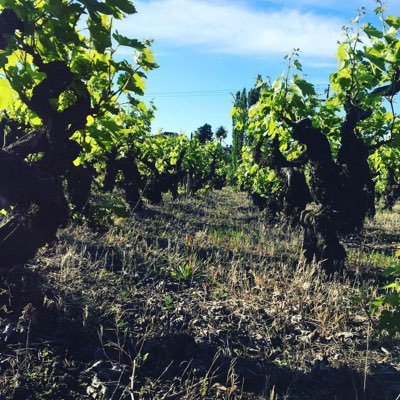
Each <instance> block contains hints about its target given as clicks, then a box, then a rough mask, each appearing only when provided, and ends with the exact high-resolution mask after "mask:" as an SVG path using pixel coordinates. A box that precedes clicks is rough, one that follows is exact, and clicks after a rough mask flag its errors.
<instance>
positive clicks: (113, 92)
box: [0, 0, 227, 268]
mask: <svg viewBox="0 0 400 400" xmlns="http://www.w3.org/2000/svg"><path fill="white" fill-rule="evenodd" d="M135 12H136V10H135V7H134V5H133V3H132V2H131V1H130V0H106V1H98V0H70V1H67V0H49V1H47V0H46V1H44V0H16V1H14V0H13V1H11V0H0V120H1V121H0V141H1V149H0V210H2V217H1V226H0V266H1V267H5V268H9V267H12V266H14V265H17V264H21V263H25V262H26V261H28V260H29V259H30V258H31V257H32V256H34V254H35V253H36V250H37V249H38V248H39V247H41V246H43V245H44V244H46V243H50V242H52V241H54V239H55V238H56V234H57V231H58V229H59V228H60V227H62V226H65V225H66V224H67V223H68V221H69V220H70V219H71V218H72V217H73V216H78V217H79V218H82V217H83V218H92V217H93V216H94V215H95V213H96V207H93V205H92V204H91V197H92V195H93V192H94V191H96V190H97V192H98V193H107V192H108V193H111V192H113V190H114V189H115V188H116V187H117V188H119V189H120V191H121V193H125V199H126V203H124V204H125V205H126V206H127V208H128V207H129V209H130V210H129V209H128V210H129V212H135V211H140V210H141V209H142V207H143V200H144V199H147V201H149V202H150V203H153V204H161V203H162V202H163V194H164V193H166V192H170V193H171V195H172V196H173V197H176V196H177V195H178V188H180V190H185V191H186V194H187V195H192V194H193V193H195V192H197V191H199V190H201V189H203V188H205V187H215V188H220V187H222V186H223V184H224V179H225V175H226V171H225V169H226V165H227V163H226V161H227V154H226V151H225V150H224V149H223V147H222V146H221V144H219V143H217V142H212V141H208V142H206V143H202V142H201V141H200V140H199V139H198V138H193V139H191V140H190V139H188V138H187V137H186V136H184V135H178V134H169V135H164V134H158V135H151V133H150V132H151V120H152V118H153V115H154V107H153V106H152V105H146V104H145V103H143V102H142V101H141V100H140V96H141V95H143V93H144V89H145V80H146V77H147V73H148V72H150V71H151V70H153V69H154V68H157V67H158V66H157V64H156V63H155V60H154V56H153V54H152V51H151V49H150V46H151V42H150V41H139V40H136V39H132V38H128V37H126V36H124V35H121V34H120V33H119V32H118V31H117V30H115V29H114V26H115V22H116V21H118V20H121V19H123V18H125V17H126V16H127V15H131V14H134V13H135ZM121 48H129V49H130V50H131V53H132V57H131V60H129V61H127V60H125V59H122V58H121V57H120V56H119V50H120V49H121Z"/></svg>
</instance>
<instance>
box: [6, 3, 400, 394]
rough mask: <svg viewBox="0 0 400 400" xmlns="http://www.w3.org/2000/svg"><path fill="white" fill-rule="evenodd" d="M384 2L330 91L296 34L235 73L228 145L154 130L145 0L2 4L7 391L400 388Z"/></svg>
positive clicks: (394, 123)
mask: <svg viewBox="0 0 400 400" xmlns="http://www.w3.org/2000/svg"><path fill="white" fill-rule="evenodd" d="M377 3H378V7H377V8H376V9H375V15H374V18H373V21H375V20H378V21H380V25H379V26H378V25H376V24H374V23H372V22H371V23H369V22H367V23H364V21H365V19H367V18H368V16H366V15H365V14H366V13H365V10H364V9H363V8H362V9H360V10H359V14H358V16H357V17H356V18H353V19H352V20H351V21H350V23H349V25H348V26H347V27H345V28H344V29H343V36H342V40H341V42H340V43H339V44H338V49H337V61H338V67H337V70H336V71H335V72H334V73H332V74H330V76H328V77H327V79H328V80H329V85H327V87H326V88H325V90H322V91H319V90H317V89H316V86H315V85H314V84H313V83H312V82H311V81H309V80H308V77H307V73H306V72H304V71H303V70H305V67H304V66H303V64H302V62H301V58H300V50H299V49H294V50H293V52H292V53H290V54H289V55H287V56H286V57H285V63H286V68H285V71H284V72H283V74H282V75H281V76H279V77H278V78H277V79H275V80H273V79H272V78H264V77H263V76H261V75H259V76H258V77H257V79H256V82H255V84H254V86H253V87H252V88H249V89H243V90H240V91H238V92H237V93H236V95H234V96H233V108H232V113H231V115H232V144H231V145H227V144H226V142H225V141H226V138H227V130H226V129H225V128H224V127H222V126H221V127H220V128H219V129H218V130H216V132H215V133H213V131H212V127H211V126H210V125H209V124H204V125H203V126H201V127H200V128H198V129H197V131H195V132H193V133H192V134H191V135H190V137H189V136H187V135H185V134H183V133H174V132H163V131H159V132H157V133H152V121H153V120H154V116H155V115H156V113H157V109H156V107H155V106H154V104H153V103H152V102H145V101H144V100H143V95H144V94H145V87H146V79H147V77H148V75H149V74H151V73H152V71H153V70H154V69H157V68H162V65H161V66H159V65H158V64H157V63H156V60H155V57H154V55H153V52H152V50H151V46H152V42H151V41H150V40H138V39H135V38H131V37H127V36H124V35H122V34H121V33H119V31H118V30H117V29H115V26H116V25H117V23H116V22H117V21H121V20H123V19H125V18H127V17H129V18H132V19H133V20H134V18H135V16H134V14H136V8H135V6H134V4H133V3H132V2H131V1H130V0H105V1H100V0H70V1H67V0H49V1H45V0H17V1H14V0H13V1H11V0H0V142H1V149H0V400H3V399H4V400H6V399H15V400H19V399H31V400H36V399H38V400H39V399H54V400H56V399H60V400H61V399H63V400H65V399H109V400H111V399H114V400H115V399H160V400H161V399H163V400H172V399H202V398H204V399H219V398H220V399H249V400H250V399H254V400H256V399H270V400H279V399H290V400H295V399H296V400H300V399H321V400H322V399H349V400H350V399H364V400H367V399H368V400H373V399H387V400H391V399H393V400H398V399H399V398H400V383H399V382H400V350H399V349H400V347H399V344H400V343H399V332H400V209H399V206H398V200H399V198H400V162H399V160H400V119H399V110H398V103H397V101H398V95H399V92H400V17H396V16H389V15H386V13H385V7H384V5H383V3H382V2H380V1H378V2H377ZM122 49H124V51H122ZM125 50H128V52H129V53H130V54H131V57H130V58H129V59H126V58H123V57H122V56H121V54H125V53H126V52H125ZM121 51H122V53H121Z"/></svg>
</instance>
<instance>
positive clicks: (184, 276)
mask: <svg viewBox="0 0 400 400" xmlns="http://www.w3.org/2000/svg"><path fill="white" fill-rule="evenodd" d="M193 275H194V270H193V266H192V265H191V264H189V263H186V264H184V265H182V264H181V265H178V266H177V267H176V268H175V269H174V270H173V271H172V272H171V276H172V278H174V279H176V280H178V281H189V280H190V279H192V277H193Z"/></svg>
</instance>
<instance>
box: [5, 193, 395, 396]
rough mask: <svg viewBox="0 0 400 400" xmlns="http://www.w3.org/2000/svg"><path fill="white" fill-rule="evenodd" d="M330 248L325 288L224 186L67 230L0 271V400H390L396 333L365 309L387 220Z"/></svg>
mask: <svg viewBox="0 0 400 400" xmlns="http://www.w3.org/2000/svg"><path fill="white" fill-rule="evenodd" d="M344 243H345V244H346V249H347V251H348V261H347V267H346V270H345V271H344V272H343V274H342V275H341V276H336V277H335V278H333V279H327V278H326V277H325V276H324V275H323V274H322V273H321V271H320V270H319V268H318V266H317V265H308V266H307V265H305V264H304V262H303V261H302V259H301V231H300V230H299V231H296V230H295V231H293V230H291V229H290V228H289V227H285V226H284V225H282V224H280V223H278V222H277V221H267V219H266V218H265V217H264V216H263V215H262V214H261V213H260V212H258V211H257V210H255V209H254V208H253V207H252V206H251V204H250V202H249V200H248V198H247V196H246V195H245V194H242V193H235V192H234V191H233V190H231V189H224V190H222V191H216V192H211V193H207V194H205V195H203V196H202V197H199V198H194V199H180V200H176V201H172V200H171V201H167V202H166V204H165V205H164V206H160V207H155V206H148V207H147V208H146V210H145V211H143V212H141V213H139V214H136V215H132V216H130V217H129V218H121V217H117V216H112V215H108V216H107V221H105V220H104V221H102V222H99V223H98V224H97V225H96V226H91V227H89V226H87V225H86V224H78V223H75V224H73V225H71V226H69V227H68V228H67V229H65V230H63V231H62V232H60V238H59V241H58V242H57V243H54V244H52V245H51V246H48V247H47V248H45V249H43V250H42V251H41V252H40V254H38V256H37V257H36V259H35V260H33V261H32V262H31V263H30V264H29V265H27V266H24V267H19V268H14V269H13V270H11V271H0V400H5V399H7V400H8V399H16V400H19V399H23V400H33V399H34V400H41V399H51V400H58V399H60V400H69V399H113V400H117V399H135V400H136V399H137V400H139V399H160V400H172V399H249V400H250V399H254V400H255V399H267V400H277V399H290V400H305V399H321V400H322V399H324V400H325V399H326V400H328V399H329V400H334V399H336V400H342V399H343V400H344V399H346V400H347V399H348V400H355V399H359V400H367V399H371V400H372V399H377V400H378V399H379V400H381V399H382V400H385V399H386V400H396V399H400V346H399V336H397V337H388V336H385V335H384V334H383V333H380V332H379V330H378V329H377V325H376V324H377V318H376V316H375V315H371V313H370V309H369V303H368V302H369V299H371V298H374V297H376V296H377V295H378V293H379V288H380V287H382V286H383V285H384V284H385V283H386V281H387V278H386V277H385V275H384V274H383V269H384V267H387V266H390V265H392V264H393V263H396V262H399V260H398V259H396V257H395V255H394V254H395V250H396V249H398V248H399V246H400V210H399V209H395V210H394V211H393V212H391V213H388V212H380V213H379V215H378V216H377V217H376V219H375V220H374V221H370V222H368V223H367V226H366V228H365V230H364V232H363V233H362V234H360V235H358V236H354V237H349V238H345V239H344Z"/></svg>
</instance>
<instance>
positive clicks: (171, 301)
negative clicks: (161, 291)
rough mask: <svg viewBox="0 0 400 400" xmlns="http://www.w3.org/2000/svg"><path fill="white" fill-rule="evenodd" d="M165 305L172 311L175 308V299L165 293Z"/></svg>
mask: <svg viewBox="0 0 400 400" xmlns="http://www.w3.org/2000/svg"><path fill="white" fill-rule="evenodd" d="M164 305H165V308H166V309H167V310H168V311H172V310H173V309H174V307H175V306H174V299H173V298H172V297H171V296H170V295H169V294H167V295H165V298H164Z"/></svg>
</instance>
